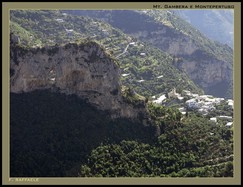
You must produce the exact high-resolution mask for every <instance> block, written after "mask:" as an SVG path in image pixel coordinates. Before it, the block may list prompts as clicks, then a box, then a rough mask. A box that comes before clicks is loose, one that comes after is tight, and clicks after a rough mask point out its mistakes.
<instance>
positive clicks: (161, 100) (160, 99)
mask: <svg viewBox="0 0 243 187" xmlns="http://www.w3.org/2000/svg"><path fill="white" fill-rule="evenodd" d="M165 99H166V96H165V95H161V96H160V97H159V98H158V99H156V100H154V101H153V102H154V103H157V104H161V103H162V102H163V101H164V100H165Z"/></svg>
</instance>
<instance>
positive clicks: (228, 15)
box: [173, 10, 234, 48]
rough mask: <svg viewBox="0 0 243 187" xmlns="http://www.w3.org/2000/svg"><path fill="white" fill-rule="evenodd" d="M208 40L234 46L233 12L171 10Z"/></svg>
mask: <svg viewBox="0 0 243 187" xmlns="http://www.w3.org/2000/svg"><path fill="white" fill-rule="evenodd" d="M173 12H175V14H176V15H178V16H180V17H181V18H183V19H185V20H186V21H187V22H189V23H190V24H191V25H193V26H194V27H195V28H197V29H198V30H199V31H200V32H202V33H203V34H205V35H206V36H207V37H208V38H210V39H212V40H215V41H218V42H220V43H222V44H227V45H229V46H230V47H231V48H233V44H234V12H233V10H173Z"/></svg>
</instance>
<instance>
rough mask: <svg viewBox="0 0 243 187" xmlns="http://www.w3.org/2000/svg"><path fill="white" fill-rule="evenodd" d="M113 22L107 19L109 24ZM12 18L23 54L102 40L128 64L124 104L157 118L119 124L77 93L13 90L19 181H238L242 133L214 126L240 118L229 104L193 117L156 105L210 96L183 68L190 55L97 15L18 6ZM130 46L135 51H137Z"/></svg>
mask: <svg viewBox="0 0 243 187" xmlns="http://www.w3.org/2000/svg"><path fill="white" fill-rule="evenodd" d="M155 12H156V11H155ZM139 14H143V13H141V12H140V13H139ZM148 15H149V14H148ZM148 15H143V16H144V17H140V18H139V19H141V18H146V19H145V20H146V21H147V22H148V23H149V24H151V27H150V28H151V29H153V28H155V27H157V22H160V21H161V20H160V16H161V15H157V18H158V20H157V22H154V21H153V19H154V18H155V17H156V16H155V15H149V16H148ZM111 17H112V16H111V14H108V15H107V19H108V18H109V19H110V18H111ZM138 17H139V16H138ZM135 18H136V17H135ZM157 18H156V19H157ZM10 19H11V22H10V30H11V32H12V33H13V34H15V35H16V36H18V37H19V40H20V44H19V45H17V46H15V47H16V48H19V47H20V46H21V45H23V46H25V47H24V48H23V50H22V52H23V53H25V52H26V51H28V50H33V51H38V50H45V48H40V47H41V46H44V45H61V44H66V43H71V42H75V43H80V42H81V43H83V42H86V44H87V43H88V44H90V45H91V44H92V45H93V44H94V43H92V42H90V41H92V40H93V41H95V42H97V43H98V44H99V45H100V46H102V48H103V49H104V50H106V51H107V53H110V57H111V58H114V59H115V62H116V63H117V64H118V65H119V66H120V68H121V80H122V83H123V84H124V85H125V86H122V88H121V91H122V98H123V102H126V103H129V104H130V105H131V106H133V107H134V108H136V107H142V108H145V109H146V110H147V114H143V115H144V116H143V119H145V117H146V120H147V122H148V123H146V124H144V123H143V122H142V121H141V120H140V119H139V118H138V119H133V120H129V119H123V118H118V119H111V115H110V112H109V111H101V110H98V109H97V108H95V107H94V106H92V105H91V104H89V103H88V102H87V101H86V100H84V99H81V98H79V97H78V96H76V95H65V94H62V93H59V91H58V89H56V88H54V87H53V88H52V89H51V90H36V91H33V92H27V93H18V94H17V93H11V95H10V116H11V118H10V176H11V177H67V176H72V177H73V176H75V177H77V176H79V177H125V176H126V177H143V176H144V177H154V176H159V177H198V176H199V177H232V176H233V175H234V173H233V128H228V127H226V126H225V125H221V122H219V125H217V124H215V123H212V122H211V121H209V117H213V116H214V115H232V110H230V109H229V108H227V106H226V103H223V104H222V105H218V106H217V110H218V111H216V112H214V113H210V114H209V115H208V116H201V115H199V114H198V113H195V112H193V111H190V112H188V113H187V114H186V115H185V116H184V115H182V114H181V113H180V112H179V110H178V109H176V108H175V106H174V105H173V104H172V105H171V107H169V106H161V105H155V104H152V103H151V101H150V99H149V98H150V97H151V96H152V95H158V94H161V93H168V92H169V91H170V90H171V89H172V88H174V87H175V88H177V90H180V91H181V90H183V89H186V90H191V91H192V92H193V93H201V92H202V90H201V89H199V88H198V86H196V85H195V84H194V83H193V82H192V81H191V80H190V79H189V78H188V76H187V75H186V74H185V73H184V72H183V71H180V70H178V69H177V68H176V67H177V66H179V65H178V63H180V62H181V60H182V59H181V58H178V57H172V56H171V55H169V54H167V53H164V52H162V51H161V50H160V49H158V48H156V47H154V46H152V45H150V44H148V43H145V42H141V41H139V40H137V39H135V38H133V37H131V36H129V35H126V34H124V33H123V32H122V31H121V30H119V29H114V28H113V27H112V26H111V25H109V24H107V23H105V22H103V21H100V20H96V19H91V18H88V17H82V16H72V15H65V14H62V13H61V12H60V11H40V10H38V11H36V10H28V11H24V10H23V11H16V10H11V16H10ZM142 20H144V19H142ZM168 20H169V17H168ZM173 23H174V22H173ZM121 24H122V22H121ZM168 24H169V23H168ZM177 24H180V23H177ZM169 25H170V26H171V25H172V26H173V24H172V23H171V24H169ZM137 26H138V25H137ZM137 26H136V25H135V27H134V29H135V28H136V27H137ZM140 26H141V24H140ZM183 26H184V25H182V26H180V25H176V27H178V28H180V27H183ZM66 29H68V30H71V29H72V30H73V31H72V32H71V31H70V32H67V31H66ZM185 29H188V28H185ZM189 29H190V28H189ZM186 32H187V31H186ZM188 32H189V31H188ZM131 42H135V44H136V45H134V44H133V45H132V44H130V45H128V44H129V43H131ZM215 45H216V44H215ZM69 46H70V45H66V47H69ZM73 46H74V47H75V46H77V45H73ZM33 47H34V48H37V49H33ZM126 47H127V51H126V53H123V52H124V50H125V49H126ZM29 48H31V49H29ZM13 50H14V49H13ZM55 50H57V48H56V47H55V46H54V47H53V48H49V49H48V50H47V51H46V52H47V54H48V55H50V56H51V55H52V54H53V53H54V52H55ZM141 54H143V55H141ZM119 55H120V56H119ZM212 55H213V53H212ZM192 57H193V56H192ZM11 58H14V57H11ZM14 61H15V62H18V61H17V60H14Z"/></svg>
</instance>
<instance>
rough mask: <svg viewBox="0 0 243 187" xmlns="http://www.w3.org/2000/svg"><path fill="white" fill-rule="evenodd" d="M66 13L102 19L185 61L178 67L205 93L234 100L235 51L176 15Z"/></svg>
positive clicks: (162, 12) (159, 12)
mask: <svg viewBox="0 0 243 187" xmlns="http://www.w3.org/2000/svg"><path fill="white" fill-rule="evenodd" d="M66 12H67V13H71V14H76V15H82V16H84V15H86V16H90V17H95V18H99V19H101V20H103V21H106V22H108V23H110V24H111V25H112V26H113V27H116V28H119V29H121V30H122V31H123V32H125V33H127V34H130V35H132V36H133V37H135V38H137V39H139V40H141V41H144V42H149V43H150V44H151V45H153V46H156V47H158V48H159V49H161V50H162V51H165V52H167V53H169V54H171V55H172V56H174V57H175V58H179V59H181V60H180V61H176V66H177V67H178V68H179V69H183V70H184V71H186V72H187V73H188V75H189V77H190V78H191V79H192V80H193V81H194V83H195V84H197V85H199V86H200V87H201V88H202V89H203V90H204V91H205V93H207V94H212V95H214V96H218V97H228V98H232V97H233V89H232V87H233V86H232V85H233V80H232V76H233V73H232V72H233V50H232V48H231V47H229V46H228V45H223V44H220V43H219V42H215V41H213V40H210V39H208V38H207V37H206V36H205V35H203V34H202V33H200V32H199V31H198V30H197V29H196V28H194V27H193V26H192V25H190V24H189V23H188V22H186V21H185V20H183V19H181V18H180V17H178V16H176V15H175V14H174V12H172V11H169V10H101V11H83V10H82V11H81V10H71V11H66ZM215 24H217V23H215ZM178 62H179V63H178Z"/></svg>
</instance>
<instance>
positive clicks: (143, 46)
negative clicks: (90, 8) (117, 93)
mask: <svg viewBox="0 0 243 187" xmlns="http://www.w3.org/2000/svg"><path fill="white" fill-rule="evenodd" d="M10 20H11V23H12V25H17V26H18V27H17V26H16V27H11V28H10V30H11V32H12V33H13V34H16V35H17V36H19V39H20V42H21V44H22V45H28V46H30V47H38V46H43V45H56V44H58V45H60V44H65V43H68V42H79V41H80V40H81V41H82V40H94V41H96V42H97V43H99V44H100V45H101V46H103V47H104V48H105V49H106V50H107V52H108V53H110V54H111V56H113V58H116V57H117V61H118V62H119V65H120V68H121V70H122V72H121V73H122V74H123V73H124V74H129V76H126V77H121V80H122V83H123V84H124V85H126V86H130V87H133V89H134V90H135V91H136V92H137V93H138V94H140V95H143V96H152V95H157V94H160V93H166V92H168V91H170V90H171V89H172V88H173V87H177V88H178V89H187V90H191V91H193V92H195V93H202V90H201V89H200V88H199V87H198V86H197V85H195V84H194V83H193V82H192V81H191V80H190V79H189V77H188V75H187V74H186V73H184V72H183V71H180V70H178V69H177V68H176V67H175V66H174V64H173V62H174V59H173V57H172V56H170V55H168V54H166V53H165V52H162V51H161V50H160V49H158V48H155V47H154V46H152V45H150V44H147V43H144V42H141V41H139V40H136V39H135V38H133V37H131V36H129V35H126V34H124V33H123V32H122V31H121V30H119V29H115V28H113V27H112V26H111V25H109V24H108V23H105V22H103V21H100V20H97V19H91V18H89V17H83V16H72V15H68V14H67V15H63V14H62V13H61V12H59V11H40V10H38V11H37V10H28V11H24V10H21V11H20V10H18V11H17V10H13V11H11V12H10ZM60 20H62V21H61V22H60ZM65 29H68V30H71V29H72V30H73V32H71V33H68V32H66V30H65ZM19 30H21V32H20V31H19ZM22 30H23V31H22ZM26 33H28V34H26ZM30 36H32V37H30ZM25 41H28V42H25ZM133 41H136V44H137V45H135V46H134V45H129V46H128V44H129V43H131V42H133ZM127 46H128V48H127V51H126V53H124V54H122V53H123V51H124V50H125V48H126V47H127ZM141 53H145V56H142V55H141ZM120 54H122V55H121V56H119V57H118V55H120ZM161 75H163V78H157V77H159V76H161ZM140 80H144V82H139V81H140Z"/></svg>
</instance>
